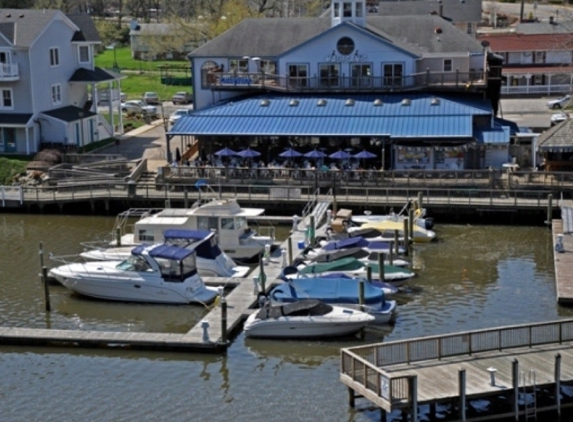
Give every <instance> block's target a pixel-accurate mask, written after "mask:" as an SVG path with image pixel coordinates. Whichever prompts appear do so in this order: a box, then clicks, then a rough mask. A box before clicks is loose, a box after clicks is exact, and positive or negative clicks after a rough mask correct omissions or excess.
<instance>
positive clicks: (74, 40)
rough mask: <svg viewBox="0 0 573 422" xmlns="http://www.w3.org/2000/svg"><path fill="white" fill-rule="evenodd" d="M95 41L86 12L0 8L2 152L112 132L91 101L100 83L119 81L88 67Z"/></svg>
mask: <svg viewBox="0 0 573 422" xmlns="http://www.w3.org/2000/svg"><path fill="white" fill-rule="evenodd" d="M100 43H101V40H100V38H99V35H98V33H97V31H96V29H95V26H94V25H93V22H92V20H91V17H89V16H88V15H65V14H64V13H62V12H61V11H58V10H25V9H2V10H0V153H14V154H27V155H29V154H34V153H36V152H38V151H39V150H40V149H41V147H42V144H56V145H59V146H61V147H65V148H74V147H82V146H84V145H87V144H89V143H91V142H94V141H97V140H99V139H102V138H107V137H109V136H111V135H112V131H111V127H110V125H108V124H107V122H105V121H104V119H102V118H101V117H100V116H99V115H98V114H97V109H96V106H95V105H94V104H96V103H97V102H93V101H92V100H91V98H92V96H97V95H96V94H95V93H96V92H97V89H96V86H97V85H98V84H100V83H106V84H107V85H108V86H109V87H110V89H111V83H113V82H114V81H117V80H118V76H117V75H113V74H110V73H108V72H106V71H104V70H102V69H99V68H96V67H95V66H94V46H95V45H97V44H100ZM91 93H93V95H92V94H91Z"/></svg>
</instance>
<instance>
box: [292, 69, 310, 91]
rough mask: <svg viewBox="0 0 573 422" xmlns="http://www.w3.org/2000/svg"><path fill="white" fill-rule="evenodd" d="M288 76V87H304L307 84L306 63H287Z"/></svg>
mask: <svg viewBox="0 0 573 422" xmlns="http://www.w3.org/2000/svg"><path fill="white" fill-rule="evenodd" d="M288 77H289V87H291V88H305V87H306V86H307V85H308V65H306V64H289V65H288Z"/></svg>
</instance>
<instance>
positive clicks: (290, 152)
mask: <svg viewBox="0 0 573 422" xmlns="http://www.w3.org/2000/svg"><path fill="white" fill-rule="evenodd" d="M279 157H283V158H297V157H302V154H301V153H300V152H298V151H295V150H294V149H292V148H288V149H286V150H285V151H284V152H281V153H280V154H279Z"/></svg>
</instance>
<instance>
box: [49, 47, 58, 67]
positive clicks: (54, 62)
mask: <svg viewBox="0 0 573 422" xmlns="http://www.w3.org/2000/svg"><path fill="white" fill-rule="evenodd" d="M59 65H60V50H59V49H58V47H52V48H50V66H52V67H54V66H59Z"/></svg>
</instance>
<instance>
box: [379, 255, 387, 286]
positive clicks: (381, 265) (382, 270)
mask: <svg viewBox="0 0 573 422" xmlns="http://www.w3.org/2000/svg"><path fill="white" fill-rule="evenodd" d="M384 258H385V254H384V253H383V252H380V253H378V278H379V279H380V281H381V282H383V281H384V279H385V278H386V275H385V268H384Z"/></svg>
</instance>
